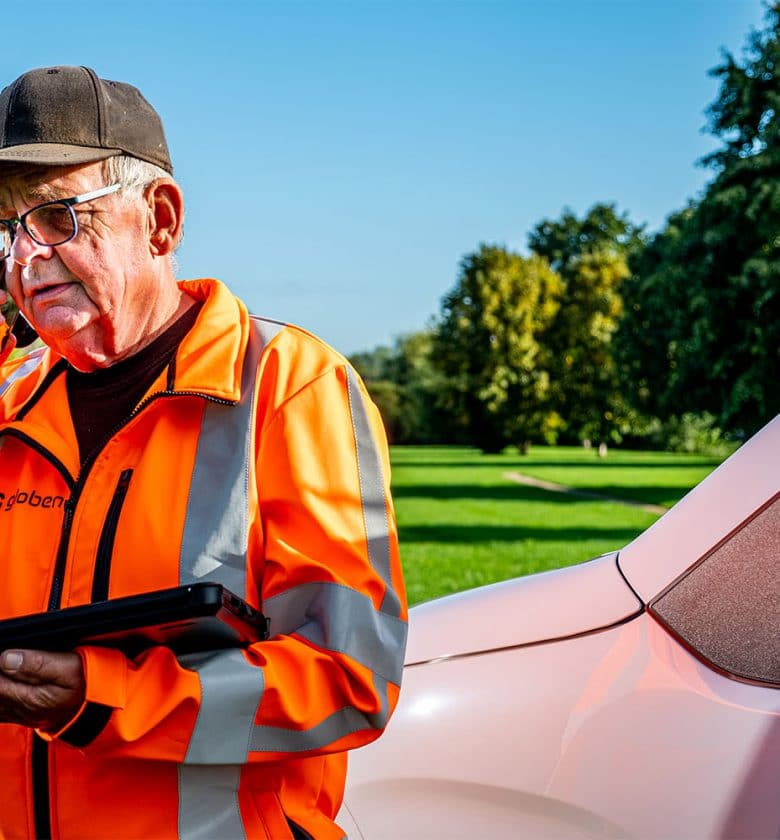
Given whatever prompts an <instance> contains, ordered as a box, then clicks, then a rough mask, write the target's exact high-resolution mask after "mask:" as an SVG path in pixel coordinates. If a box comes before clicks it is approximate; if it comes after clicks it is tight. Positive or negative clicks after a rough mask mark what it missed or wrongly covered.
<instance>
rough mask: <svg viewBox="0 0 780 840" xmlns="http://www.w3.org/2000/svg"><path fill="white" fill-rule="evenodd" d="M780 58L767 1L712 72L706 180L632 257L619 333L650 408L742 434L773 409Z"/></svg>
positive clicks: (779, 249)
mask: <svg viewBox="0 0 780 840" xmlns="http://www.w3.org/2000/svg"><path fill="white" fill-rule="evenodd" d="M779 63H780V3H777V2H775V3H773V4H772V5H771V6H769V7H768V8H767V15H766V26H765V28H764V29H763V30H761V31H758V32H753V33H751V35H750V36H749V38H748V45H747V48H746V50H745V57H744V60H743V61H742V63H739V62H737V61H736V60H735V59H734V57H733V56H731V55H730V54H728V53H726V54H725V56H724V61H723V63H722V64H721V65H720V66H718V67H716V68H715V69H714V70H713V71H712V73H713V75H715V76H716V77H718V78H720V80H721V87H720V91H719V94H718V97H717V99H716V100H715V102H714V103H713V104H712V105H711V106H710V108H709V112H708V113H709V117H710V123H709V127H710V129H711V131H712V132H713V133H714V134H715V135H716V136H717V137H718V138H719V139H720V140H721V141H722V143H723V145H722V147H721V148H720V149H719V150H717V151H716V152H714V153H713V154H711V155H710V156H709V157H708V158H706V159H705V161H704V162H705V163H706V164H707V165H708V166H711V167H712V168H713V170H714V172H715V175H714V178H713V180H712V181H711V182H710V183H709V184H708V185H707V187H706V188H705V190H704V193H703V195H702V196H701V198H700V199H699V200H698V201H696V202H693V203H692V204H691V205H690V206H689V207H688V208H686V210H684V211H682V212H680V213H677V214H674V215H673V216H671V217H670V219H669V220H668V222H667V225H666V227H665V229H664V230H663V231H662V232H661V233H660V234H659V235H658V236H656V237H655V239H654V240H653V242H652V243H651V245H650V246H649V248H648V252H647V254H645V255H644V256H643V257H642V258H641V259H639V260H638V261H637V263H636V272H635V276H634V277H633V278H632V280H631V281H629V283H627V284H626V287H625V290H626V297H627V300H628V299H629V298H630V305H629V306H628V308H627V310H626V321H625V324H624V326H623V330H622V331H621V340H620V343H621V346H622V347H623V348H624V349H625V350H626V359H627V362H628V370H629V372H630V374H631V375H632V376H634V377H635V381H637V382H638V397H639V401H640V403H642V404H643V405H644V406H645V407H646V408H647V409H648V410H651V411H653V412H656V413H658V414H659V416H661V417H671V416H675V415H681V414H683V413H684V412H688V411H693V412H698V413H701V412H710V413H712V414H713V415H715V416H716V417H717V418H718V422H719V423H720V425H721V426H722V427H723V428H725V429H727V430H731V431H732V432H736V433H739V434H744V435H747V434H750V433H752V432H753V431H755V430H756V429H758V428H759V427H760V426H761V425H763V424H764V423H766V422H767V421H768V420H770V419H771V418H772V417H773V416H774V415H775V414H776V413H777V412H778V411H779V410H780V388H778V385H777V383H778V381H780V236H778V232H779V231H780V76H779V75H778V66H779ZM653 386H654V390H655V393H653Z"/></svg>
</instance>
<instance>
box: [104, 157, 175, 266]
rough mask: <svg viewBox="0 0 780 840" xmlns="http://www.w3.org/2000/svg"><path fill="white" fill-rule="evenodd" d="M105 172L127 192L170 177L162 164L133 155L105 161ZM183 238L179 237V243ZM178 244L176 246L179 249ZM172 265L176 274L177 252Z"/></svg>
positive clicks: (172, 258) (110, 181)
mask: <svg viewBox="0 0 780 840" xmlns="http://www.w3.org/2000/svg"><path fill="white" fill-rule="evenodd" d="M104 166H105V174H106V178H107V179H108V183H109V184H117V183H119V184H121V185H122V190H123V192H124V193H125V194H127V193H129V192H131V191H132V192H140V191H141V190H143V189H144V187H147V186H148V185H149V184H151V183H153V182H154V181H157V180H158V179H160V178H170V177H171V175H170V173H169V172H166V171H165V170H164V169H163V168H162V167H161V166H156V165H155V164H153V163H149V162H148V161H145V160H141V159H140V158H136V157H132V156H131V155H115V156H114V157H110V158H107V159H106V161H105V164H104ZM180 244H181V238H180V239H179V245H180ZM178 247H179V246H178V245H177V246H176V248H177V250H178ZM169 259H170V261H171V267H172V269H173V272H174V274H178V272H179V264H178V261H177V260H176V255H175V254H170V255H169Z"/></svg>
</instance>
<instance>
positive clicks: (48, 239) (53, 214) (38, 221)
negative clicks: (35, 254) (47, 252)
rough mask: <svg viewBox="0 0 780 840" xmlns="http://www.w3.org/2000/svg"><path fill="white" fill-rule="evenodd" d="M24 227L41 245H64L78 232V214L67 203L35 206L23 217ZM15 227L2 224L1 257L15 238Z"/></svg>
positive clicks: (5, 255) (5, 254)
mask: <svg viewBox="0 0 780 840" xmlns="http://www.w3.org/2000/svg"><path fill="white" fill-rule="evenodd" d="M23 219H24V221H23V227H24V229H25V231H26V232H27V233H28V234H29V236H30V237H31V238H32V239H33V240H34V241H35V242H37V243H38V244H39V245H62V244H63V243H64V242H67V241H68V240H69V239H72V238H73V236H74V235H75V233H76V216H75V214H74V213H73V210H72V209H71V208H70V207H69V206H68V205H67V204H60V203H57V202H55V203H53V204H43V205H41V206H40V207H34V208H33V209H32V210H30V211H29V212H28V213H26V214H25V215H24V217H23ZM12 230H13V227H12V226H11V225H8V224H3V225H0V258H4V257H7V256H8V254H9V253H10V251H11V244H12V242H13V239H14V234H13V233H12Z"/></svg>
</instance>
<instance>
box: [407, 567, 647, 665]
mask: <svg viewBox="0 0 780 840" xmlns="http://www.w3.org/2000/svg"><path fill="white" fill-rule="evenodd" d="M616 558H617V554H616V553H612V554H605V555H604V556H603V557H597V558H596V559H595V560H590V561H588V562H586V563H580V564H579V565H577V566H569V567H567V568H564V569H556V570H554V571H551V572H542V573H540V574H536V575H529V576H528V577H525V578H515V579H513V580H507V581H501V582H500V583H494V584H490V585H489V586H483V587H480V588H479V589H471V590H468V591H467V592H459V593H458V594H456V595H449V596H447V597H446V598H439V599H436V600H434V601H429V602H427V603H423V604H419V605H417V606H416V607H414V610H413V613H414V619H413V621H412V622H411V623H410V627H409V640H408V643H407V648H406V664H407V665H412V664H414V663H417V662H427V661H430V660H432V659H439V658H441V657H446V656H456V655H461V654H465V653H478V652H480V651H486V650H495V649H496V648H503V647H512V646H516V645H526V644H533V643H535V642H543V641H548V640H549V639H560V638H565V637H567V636H575V635H577V634H579V633H585V632H592V631H593V630H597V629H599V628H602V627H609V626H610V625H613V624H618V623H619V622H621V621H625V620H626V619H627V618H629V617H630V616H632V615H636V614H637V612H638V611H639V610H640V609H641V607H642V604H641V603H640V601H639V599H638V598H637V597H636V595H635V594H634V593H633V592H632V591H631V589H630V588H629V586H628V585H627V584H626V582H625V580H624V579H623V577H622V576H621V574H620V571H619V570H618V568H617V564H616Z"/></svg>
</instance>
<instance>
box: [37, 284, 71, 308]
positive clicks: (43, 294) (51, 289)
mask: <svg viewBox="0 0 780 840" xmlns="http://www.w3.org/2000/svg"><path fill="white" fill-rule="evenodd" d="M72 285H73V283H72V282H65V283H49V284H48V285H46V286H36V287H35V288H33V289H28V290H27V291H26V296H27V297H28V298H29V299H30V300H32V301H36V302H40V303H45V302H46V301H47V300H50V299H53V298H57V297H59V296H60V295H61V294H62V293H63V292H64V291H66V290H67V289H69V288H70V287H71V286H72Z"/></svg>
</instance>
